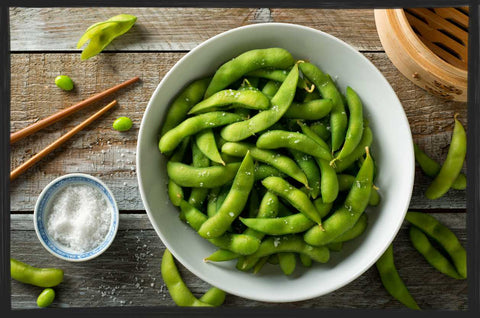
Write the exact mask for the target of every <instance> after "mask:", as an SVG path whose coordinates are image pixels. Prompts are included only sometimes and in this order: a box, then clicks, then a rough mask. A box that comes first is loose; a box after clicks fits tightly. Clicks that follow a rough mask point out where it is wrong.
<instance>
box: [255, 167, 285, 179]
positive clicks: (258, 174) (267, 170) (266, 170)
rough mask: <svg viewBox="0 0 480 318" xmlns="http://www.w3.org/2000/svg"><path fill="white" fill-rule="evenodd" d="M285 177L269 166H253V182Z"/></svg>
mask: <svg viewBox="0 0 480 318" xmlns="http://www.w3.org/2000/svg"><path fill="white" fill-rule="evenodd" d="M273 176H275V177H281V178H283V177H285V174H284V173H283V172H280V171H279V170H278V169H277V168H274V167H272V166H270V165H264V164H257V165H255V181H258V180H262V179H265V178H266V177H273Z"/></svg>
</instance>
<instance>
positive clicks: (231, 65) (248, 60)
mask: <svg viewBox="0 0 480 318" xmlns="http://www.w3.org/2000/svg"><path fill="white" fill-rule="evenodd" d="M294 63H295V60H294V59H293V57H292V55H291V54H290V53H289V52H288V51H287V50H285V49H282V48H268V49H258V50H250V51H247V52H245V53H243V54H240V55H239V56H237V57H235V58H233V59H232V60H230V61H228V62H226V63H225V64H223V65H222V66H220V67H219V68H218V70H217V71H216V72H215V74H214V76H213V79H212V81H211V82H210V84H209V85H208V88H207V91H206V92H205V98H208V97H210V96H211V95H213V94H215V93H216V92H218V91H220V90H222V89H224V88H225V87H228V86H229V85H230V84H232V83H233V82H235V81H236V80H238V79H240V78H241V77H242V76H243V75H245V74H247V73H249V72H252V71H254V70H257V69H260V68H279V69H286V68H288V67H290V66H292V65H293V64H294ZM295 85H296V83H295Z"/></svg>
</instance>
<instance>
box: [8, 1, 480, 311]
mask: <svg viewBox="0 0 480 318" xmlns="http://www.w3.org/2000/svg"><path fill="white" fill-rule="evenodd" d="M132 5H133V6H135V7H210V8H212V7H217V8H225V7H249V8H262V7H274V8H337V9H348V8H392V7H425V6H430V7H442V6H445V7H448V6H466V5H468V6H470V17H471V18H470V35H469V47H470V48H469V53H468V54H469V65H468V70H469V75H468V106H467V107H468V131H467V134H468V137H467V138H468V139H467V143H468V145H467V146H468V152H467V168H468V174H467V184H468V187H467V251H468V277H469V278H468V310H467V311H466V312H457V311H451V312H443V311H422V312H412V311H404V310H386V309H378V310H376V309H372V310H363V309H355V310H351V309H339V310H326V309H285V308H281V309H275V308H273V309H272V308H218V309H214V310H208V309H199V308H179V307H103V308H81V309H80V308H75V309H68V308H67V309H43V310H33V309H32V310H15V311H12V310H11V299H10V292H11V291H10V288H11V287H10V285H11V284H10V273H9V269H10V264H9V262H8V258H9V256H10V194H9V193H10V192H9V184H10V182H9V172H10V140H9V136H10V38H9V8H10V7H91V6H93V7H96V6H103V7H132ZM479 18H480V15H479V3H478V1H476V0H469V1H454V0H430V1H424V0H418V1H415V0H404V1H401V0H400V1H399V0H385V1H382V0H357V1H355V0H338V1H335V0H327V1H315V0H303V1H298V0H296V1H295V0H293V1H292V0H283V1H282V0H277V1H275V0H273V1H272V0H254V1H252V0H243V1H241V2H239V1H236V2H233V1H232V2H230V1H224V0H223V1H215V0H198V1H195V0H177V1H173V0H157V1H154V0H137V1H135V2H133V3H132V2H131V1H126V0H118V1H106V0H103V1H101V0H100V1H99V0H85V1H80V0H77V1H74V0H62V1H59V0H43V1H42V0H6V1H2V4H0V65H2V67H1V71H0V102H1V104H0V105H1V106H0V107H1V108H0V109H1V110H0V112H1V113H0V114H1V116H0V127H1V128H2V129H1V131H0V153H1V160H0V204H1V221H0V235H1V238H2V240H1V241H0V260H1V270H0V312H2V313H6V314H7V316H6V317H12V316H15V317H17V316H20V317H22V316H31V315H36V316H38V315H40V316H48V317H65V316H68V315H75V316H86V315H88V316H94V317H96V316H102V317H105V316H107V317H109V316H115V317H118V316H126V317H139V316H141V317H150V316H152V317H153V316H155V317H158V316H181V317H186V316H210V317H211V316H225V315H232V314H233V315H235V316H236V315H242V316H243V315H246V314H247V315H250V316H251V315H254V316H262V317H264V316H270V315H275V316H276V317H290V316H293V315H295V316H297V315H300V316H303V315H305V316H307V315H312V314H315V313H322V314H335V315H336V316H337V315H338V316H341V317H343V316H351V315H352V316H353V315H358V314H360V315H362V316H363V315H369V316H370V315H373V316H380V315H382V316H383V315H384V314H385V313H388V314H389V315H395V316H396V315H398V316H404V315H405V314H407V313H408V314H409V315H419V316H433V315H434V316H435V317H439V316H444V315H445V316H453V315H455V316H457V315H458V316H474V317H478V316H479V315H480V262H479V255H480V252H479V249H480V217H479V215H478V213H479V212H478V207H479V203H480V195H479V190H480V188H479V177H480V175H479V166H480V160H479V159H480V153H479V147H478V143H479V140H480V137H478V136H479V133H480V131H479V122H480V109H479V107H480V63H479V51H480V42H479V38H480V34H479Z"/></svg>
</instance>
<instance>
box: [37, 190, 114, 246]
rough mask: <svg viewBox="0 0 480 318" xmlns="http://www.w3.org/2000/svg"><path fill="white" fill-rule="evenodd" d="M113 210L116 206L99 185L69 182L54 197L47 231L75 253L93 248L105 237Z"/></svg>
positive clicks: (47, 218)
mask: <svg viewBox="0 0 480 318" xmlns="http://www.w3.org/2000/svg"><path fill="white" fill-rule="evenodd" d="M112 213H113V210H112V207H111V206H110V205H109V204H107V199H106V198H105V196H104V195H103V194H102V192H100V190H98V189H97V188H95V187H93V186H91V185H89V184H72V185H68V186H66V187H65V188H64V189H61V190H60V191H59V192H58V193H57V194H56V195H55V197H54V198H53V199H52V204H51V208H50V211H49V213H48V214H47V216H46V231H47V234H48V235H49V236H50V237H51V238H53V239H54V240H55V241H57V242H58V243H60V244H62V245H64V246H66V247H68V248H70V249H72V250H74V251H75V252H80V253H81V252H86V251H90V250H92V249H94V248H95V247H97V246H98V245H100V244H101V243H102V241H103V240H104V239H105V237H106V235H107V233H108V230H109V228H110V223H111V216H112Z"/></svg>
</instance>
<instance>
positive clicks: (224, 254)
mask: <svg viewBox="0 0 480 318" xmlns="http://www.w3.org/2000/svg"><path fill="white" fill-rule="evenodd" d="M238 257H240V255H239V254H237V253H234V252H232V251H229V250H216V251H215V252H213V253H212V254H211V255H210V256H208V257H205V258H204V259H203V261H204V262H225V261H231V260H232V259H236V258H238Z"/></svg>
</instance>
